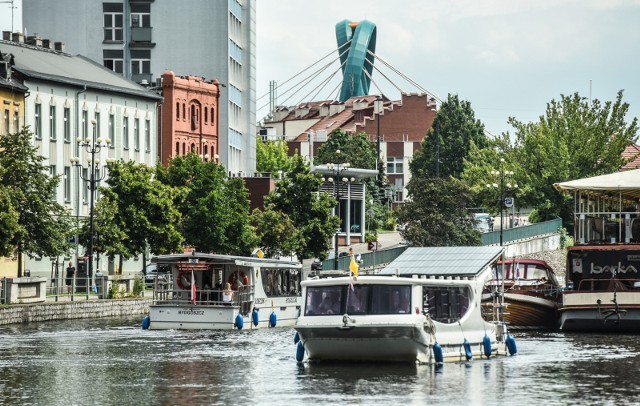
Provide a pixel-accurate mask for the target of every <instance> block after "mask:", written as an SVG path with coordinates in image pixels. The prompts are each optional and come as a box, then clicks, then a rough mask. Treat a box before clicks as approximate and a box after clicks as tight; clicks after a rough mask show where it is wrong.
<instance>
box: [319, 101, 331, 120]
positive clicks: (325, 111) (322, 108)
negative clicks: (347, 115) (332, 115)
mask: <svg viewBox="0 0 640 406" xmlns="http://www.w3.org/2000/svg"><path fill="white" fill-rule="evenodd" d="M328 115H329V106H327V105H326V104H324V103H323V104H322V105H321V106H320V117H326V116H328Z"/></svg>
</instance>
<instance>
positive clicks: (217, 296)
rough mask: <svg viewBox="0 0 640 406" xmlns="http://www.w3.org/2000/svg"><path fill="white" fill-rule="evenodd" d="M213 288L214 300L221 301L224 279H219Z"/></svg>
mask: <svg viewBox="0 0 640 406" xmlns="http://www.w3.org/2000/svg"><path fill="white" fill-rule="evenodd" d="M213 289H214V292H213V300H215V301H216V302H219V301H220V297H221V296H220V294H221V293H222V279H218V282H216V285H215V287H214V288H213Z"/></svg>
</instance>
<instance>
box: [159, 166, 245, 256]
mask: <svg viewBox="0 0 640 406" xmlns="http://www.w3.org/2000/svg"><path fill="white" fill-rule="evenodd" d="M156 173H157V178H158V179H159V180H160V181H161V182H163V183H164V184H166V185H169V186H172V187H175V188H179V189H181V190H182V193H183V194H184V199H180V201H178V203H177V207H178V209H179V211H180V212H181V213H182V221H181V223H180V224H179V229H180V231H181V232H182V235H183V236H184V239H185V243H186V244H188V245H191V246H193V247H195V248H196V250H198V251H201V252H217V253H222V254H247V253H250V252H251V250H252V249H253V247H255V244H256V243H257V238H256V236H255V229H254V228H253V227H252V226H251V218H250V214H249V198H248V193H247V190H246V188H245V185H244V181H243V180H242V179H240V178H231V179H229V178H227V176H226V171H225V169H224V167H222V166H221V165H218V164H216V163H215V162H203V161H202V160H201V159H200V158H199V157H198V155H196V154H189V155H187V156H185V157H176V158H174V159H173V160H172V161H171V164H170V165H169V166H168V167H167V168H163V167H162V166H158V168H157V169H156Z"/></svg>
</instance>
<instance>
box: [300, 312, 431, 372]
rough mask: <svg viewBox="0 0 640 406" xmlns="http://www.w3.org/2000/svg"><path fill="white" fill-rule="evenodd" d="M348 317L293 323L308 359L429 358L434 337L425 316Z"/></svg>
mask: <svg viewBox="0 0 640 406" xmlns="http://www.w3.org/2000/svg"><path fill="white" fill-rule="evenodd" d="M408 317H410V318H413V319H415V318H416V317H411V316H408ZM351 320H353V323H349V324H343V323H340V321H339V320H336V323H333V324H332V323H329V324H324V325H300V324H298V325H296V326H295V329H296V331H297V332H298V333H299V334H300V338H301V339H302V341H303V343H304V347H305V350H306V352H307V354H308V358H309V360H310V361H388V362H406V361H413V362H415V361H416V360H420V361H421V362H429V358H430V357H431V352H430V349H431V347H432V345H433V341H432V339H431V337H430V336H429V335H428V334H427V333H426V332H425V331H424V328H423V324H424V317H422V318H421V320H417V321H407V322H405V323H374V324H367V323H366V321H365V320H363V318H360V319H357V318H355V319H351Z"/></svg>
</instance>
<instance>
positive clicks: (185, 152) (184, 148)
mask: <svg viewBox="0 0 640 406" xmlns="http://www.w3.org/2000/svg"><path fill="white" fill-rule="evenodd" d="M182 155H187V150H186V145H185V143H184V142H183V143H182Z"/></svg>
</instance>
